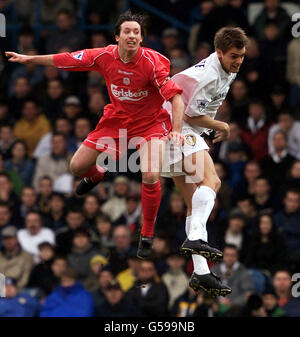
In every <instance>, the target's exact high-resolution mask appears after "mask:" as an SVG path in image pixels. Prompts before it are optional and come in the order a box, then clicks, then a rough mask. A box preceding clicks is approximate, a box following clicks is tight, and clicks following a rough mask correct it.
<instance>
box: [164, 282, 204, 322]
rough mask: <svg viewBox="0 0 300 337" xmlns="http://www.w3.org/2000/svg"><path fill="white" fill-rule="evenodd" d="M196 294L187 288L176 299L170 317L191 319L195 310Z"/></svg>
mask: <svg viewBox="0 0 300 337" xmlns="http://www.w3.org/2000/svg"><path fill="white" fill-rule="evenodd" d="M197 305H198V304H197V293H195V291H194V290H193V289H192V288H190V287H188V289H187V290H186V291H185V293H184V294H182V295H181V296H180V297H178V298H177V300H176V301H175V303H174V305H173V307H172V309H171V316H172V317H193V316H194V312H195V310H196V308H197Z"/></svg>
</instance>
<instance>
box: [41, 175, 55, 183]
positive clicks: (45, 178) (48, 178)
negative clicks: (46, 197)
mask: <svg viewBox="0 0 300 337" xmlns="http://www.w3.org/2000/svg"><path fill="white" fill-rule="evenodd" d="M42 180H50V181H51V184H53V179H52V178H51V177H49V176H42V177H41V178H40V179H39V182H41V181H42Z"/></svg>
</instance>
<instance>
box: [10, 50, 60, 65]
mask: <svg viewBox="0 0 300 337" xmlns="http://www.w3.org/2000/svg"><path fill="white" fill-rule="evenodd" d="M5 56H6V57H7V58H8V61H9V62H14V63H21V64H38V65H41V66H53V65H54V63H53V55H23V54H18V53H15V52H12V51H7V52H5Z"/></svg>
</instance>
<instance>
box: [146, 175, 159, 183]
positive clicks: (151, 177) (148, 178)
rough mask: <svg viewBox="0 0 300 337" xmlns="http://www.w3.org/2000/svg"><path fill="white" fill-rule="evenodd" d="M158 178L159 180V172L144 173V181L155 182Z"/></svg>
mask: <svg viewBox="0 0 300 337" xmlns="http://www.w3.org/2000/svg"><path fill="white" fill-rule="evenodd" d="M158 180H159V173H157V172H147V173H145V172H144V173H143V182H144V183H146V184H154V183H155V182H157V181H158Z"/></svg>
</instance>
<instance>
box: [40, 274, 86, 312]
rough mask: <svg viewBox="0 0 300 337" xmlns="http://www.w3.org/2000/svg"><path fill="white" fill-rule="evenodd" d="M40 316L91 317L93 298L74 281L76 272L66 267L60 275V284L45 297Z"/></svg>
mask: <svg viewBox="0 0 300 337" xmlns="http://www.w3.org/2000/svg"><path fill="white" fill-rule="evenodd" d="M40 316H41V317H91V316H93V298H92V296H91V294H90V293H89V292H88V291H87V290H85V289H84V288H83V286H82V285H81V284H80V283H79V282H77V281H76V272H75V271H74V270H73V269H71V268H68V269H66V271H64V273H63V274H62V276H61V281H60V285H59V286H58V287H57V288H56V289H55V290H53V292H52V293H51V294H50V295H49V296H47V297H46V300H45V303H44V305H43V307H42V310H41V315H40Z"/></svg>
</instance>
